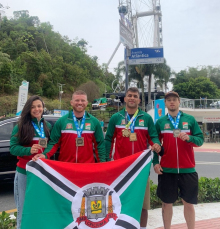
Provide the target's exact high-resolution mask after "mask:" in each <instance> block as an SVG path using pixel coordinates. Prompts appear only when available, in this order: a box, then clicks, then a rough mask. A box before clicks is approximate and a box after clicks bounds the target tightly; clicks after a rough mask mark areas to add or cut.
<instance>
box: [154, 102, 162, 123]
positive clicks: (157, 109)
mask: <svg viewBox="0 0 220 229" xmlns="http://www.w3.org/2000/svg"><path fill="white" fill-rule="evenodd" d="M164 115H165V102H164V99H157V100H155V101H154V123H156V121H157V120H158V119H159V118H161V117H163V116H164Z"/></svg>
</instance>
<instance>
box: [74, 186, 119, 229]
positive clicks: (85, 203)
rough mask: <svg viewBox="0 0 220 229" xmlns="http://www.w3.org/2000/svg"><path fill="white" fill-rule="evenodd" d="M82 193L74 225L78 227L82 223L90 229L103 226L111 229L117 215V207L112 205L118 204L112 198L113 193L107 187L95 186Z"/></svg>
mask: <svg viewBox="0 0 220 229" xmlns="http://www.w3.org/2000/svg"><path fill="white" fill-rule="evenodd" d="M82 192H83V193H82V196H81V203H80V208H79V210H78V217H76V223H78V225H80V224H81V223H84V224H85V225H86V226H87V227H90V228H100V227H103V226H105V225H106V226H107V225H109V227H108V228H111V226H112V225H111V224H114V221H116V220H117V218H118V216H117V213H119V211H118V210H119V209H118V207H115V205H114V204H116V206H117V204H119V203H118V202H117V201H115V198H113V195H115V194H114V191H113V190H110V189H109V188H107V187H100V186H96V187H89V188H88V189H86V190H83V191H82ZM79 197H80V196H79ZM110 219H112V220H113V221H111V220H110ZM83 228H84V227H83Z"/></svg>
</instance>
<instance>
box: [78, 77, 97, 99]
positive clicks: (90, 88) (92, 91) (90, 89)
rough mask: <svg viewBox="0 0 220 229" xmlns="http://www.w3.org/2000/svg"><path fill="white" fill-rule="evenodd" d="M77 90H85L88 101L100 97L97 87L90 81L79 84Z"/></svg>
mask: <svg viewBox="0 0 220 229" xmlns="http://www.w3.org/2000/svg"><path fill="white" fill-rule="evenodd" d="M77 90H82V91H85V92H86V94H87V98H88V101H89V102H92V101H94V99H97V98H99V97H100V93H99V87H98V86H97V85H96V84H95V83H94V82H92V81H88V82H87V83H84V84H82V85H80V86H79V87H78V88H77Z"/></svg>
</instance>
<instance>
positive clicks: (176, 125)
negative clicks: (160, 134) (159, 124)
mask: <svg viewBox="0 0 220 229" xmlns="http://www.w3.org/2000/svg"><path fill="white" fill-rule="evenodd" d="M168 117H169V119H170V122H171V123H172V125H173V127H174V129H173V137H174V138H177V137H178V136H179V134H180V133H181V129H178V126H179V122H180V112H178V114H177V117H176V122H174V119H173V118H172V116H171V115H170V114H169V113H168Z"/></svg>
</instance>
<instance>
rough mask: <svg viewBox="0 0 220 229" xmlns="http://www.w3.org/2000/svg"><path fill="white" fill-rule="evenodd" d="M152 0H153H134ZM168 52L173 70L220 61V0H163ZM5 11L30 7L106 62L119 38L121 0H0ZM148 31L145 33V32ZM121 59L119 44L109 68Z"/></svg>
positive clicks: (165, 44) (165, 37) (112, 67)
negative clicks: (119, 5) (87, 45)
mask: <svg viewBox="0 0 220 229" xmlns="http://www.w3.org/2000/svg"><path fill="white" fill-rule="evenodd" d="M131 1H132V2H138V1H139V2H148V1H149V0H131ZM160 2H161V9H162V15H163V16H162V22H163V24H162V25H163V47H164V57H165V58H166V59H167V63H168V65H169V66H170V67H171V69H172V70H174V71H176V72H178V71H180V70H183V69H186V68H187V67H188V66H189V67H197V66H203V65H205V66H206V65H212V66H214V67H217V66H218V67H220V16H219V12H220V0H161V1H160ZM0 3H1V4H3V5H4V6H7V5H8V6H9V7H10V9H8V10H5V12H6V15H7V16H12V15H13V11H17V10H28V11H29V14H30V15H31V16H38V17H39V19H40V21H41V22H50V23H51V25H53V28H54V31H56V32H59V33H60V34H61V35H63V36H64V35H67V36H68V37H69V38H70V39H74V38H76V37H78V38H79V39H81V38H83V39H85V40H86V41H88V42H89V46H91V47H90V48H88V54H89V55H91V56H98V58H99V64H100V65H101V64H102V63H107V62H108V60H109V58H110V56H111V55H112V53H113V51H114V49H115V47H116V46H117V44H118V42H119V25H118V24H119V14H118V9H117V7H118V0H62V1H61V0H0ZM146 36H147V34H146ZM121 60H123V46H122V45H121V46H120V48H119V50H118V51H117V53H116V55H115V57H114V58H113V60H112V62H111V64H110V66H109V68H110V69H109V70H111V71H113V69H114V68H115V67H116V66H117V64H118V62H119V61H121Z"/></svg>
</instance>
